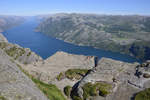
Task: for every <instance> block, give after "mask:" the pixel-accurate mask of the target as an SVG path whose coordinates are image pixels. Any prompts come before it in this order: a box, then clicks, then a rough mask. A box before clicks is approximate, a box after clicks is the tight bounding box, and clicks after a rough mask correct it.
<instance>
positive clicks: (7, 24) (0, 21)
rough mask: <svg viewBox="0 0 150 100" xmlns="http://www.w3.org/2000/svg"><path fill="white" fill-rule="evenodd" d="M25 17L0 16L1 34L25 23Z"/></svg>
mask: <svg viewBox="0 0 150 100" xmlns="http://www.w3.org/2000/svg"><path fill="white" fill-rule="evenodd" d="M24 19H25V18H24V17H20V16H4V15H0V32H3V31H5V30H7V29H9V28H11V27H14V26H16V25H18V24H20V23H22V22H23V21H24Z"/></svg>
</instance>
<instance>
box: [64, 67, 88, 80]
mask: <svg viewBox="0 0 150 100" xmlns="http://www.w3.org/2000/svg"><path fill="white" fill-rule="evenodd" d="M87 72H88V69H69V70H67V71H66V72H65V76H66V77H67V78H68V79H73V78H75V79H77V80H78V79H81V78H82V77H83V76H84V75H85V74H86V73H87Z"/></svg>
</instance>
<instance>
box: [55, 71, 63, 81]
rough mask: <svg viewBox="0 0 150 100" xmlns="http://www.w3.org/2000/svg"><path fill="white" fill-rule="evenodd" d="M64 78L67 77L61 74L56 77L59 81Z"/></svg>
mask: <svg viewBox="0 0 150 100" xmlns="http://www.w3.org/2000/svg"><path fill="white" fill-rule="evenodd" d="M64 77H65V75H64V73H62V72H60V74H59V75H57V76H56V79H57V80H58V81H60V80H62V79H63V78H64Z"/></svg>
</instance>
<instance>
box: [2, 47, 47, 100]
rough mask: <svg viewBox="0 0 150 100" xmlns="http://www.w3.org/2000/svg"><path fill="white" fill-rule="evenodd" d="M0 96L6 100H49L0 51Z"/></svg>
mask: <svg viewBox="0 0 150 100" xmlns="http://www.w3.org/2000/svg"><path fill="white" fill-rule="evenodd" d="M0 96H3V97H4V98H6V100H48V99H47V98H46V97H45V96H44V94H43V93H42V92H41V91H40V90H39V89H38V88H37V87H36V85H35V84H34V83H33V82H32V81H31V80H30V79H29V78H28V77H27V76H26V75H24V73H23V72H21V71H20V69H19V67H18V66H17V65H16V64H15V63H14V62H13V60H11V58H10V57H9V56H7V54H6V53H5V52H3V50H1V49H0Z"/></svg>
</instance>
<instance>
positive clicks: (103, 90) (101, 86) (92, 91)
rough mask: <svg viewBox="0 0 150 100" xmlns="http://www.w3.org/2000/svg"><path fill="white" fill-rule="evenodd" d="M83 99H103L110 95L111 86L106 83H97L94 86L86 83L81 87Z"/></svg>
mask: <svg viewBox="0 0 150 100" xmlns="http://www.w3.org/2000/svg"><path fill="white" fill-rule="evenodd" d="M82 89H83V92H84V93H83V98H84V99H88V98H89V97H90V96H97V95H100V96H103V97H105V96H106V95H108V94H109V93H110V90H111V89H112V85H110V84H107V83H102V82H98V83H95V84H92V83H86V84H85V85H84V86H83V87H82Z"/></svg>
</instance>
